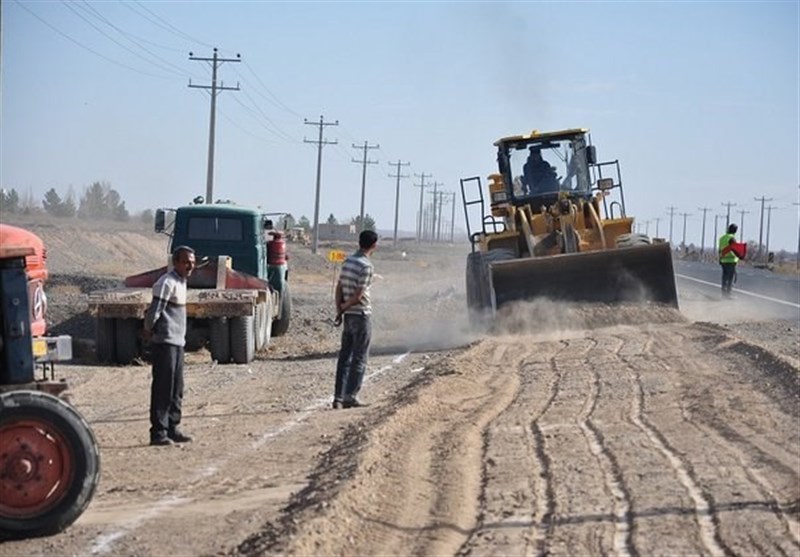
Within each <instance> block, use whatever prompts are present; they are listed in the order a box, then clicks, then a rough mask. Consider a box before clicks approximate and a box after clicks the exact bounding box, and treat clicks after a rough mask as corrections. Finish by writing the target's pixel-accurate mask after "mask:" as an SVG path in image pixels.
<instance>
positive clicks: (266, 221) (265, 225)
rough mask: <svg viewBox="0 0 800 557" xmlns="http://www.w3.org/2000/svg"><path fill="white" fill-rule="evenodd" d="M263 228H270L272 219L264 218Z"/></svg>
mask: <svg viewBox="0 0 800 557" xmlns="http://www.w3.org/2000/svg"><path fill="white" fill-rule="evenodd" d="M264 230H272V219H264Z"/></svg>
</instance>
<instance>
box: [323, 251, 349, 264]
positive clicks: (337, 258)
mask: <svg viewBox="0 0 800 557" xmlns="http://www.w3.org/2000/svg"><path fill="white" fill-rule="evenodd" d="M345 259H347V254H346V253H345V252H343V251H342V250H340V249H332V250H330V251H329V252H328V261H330V262H331V263H344V260H345Z"/></svg>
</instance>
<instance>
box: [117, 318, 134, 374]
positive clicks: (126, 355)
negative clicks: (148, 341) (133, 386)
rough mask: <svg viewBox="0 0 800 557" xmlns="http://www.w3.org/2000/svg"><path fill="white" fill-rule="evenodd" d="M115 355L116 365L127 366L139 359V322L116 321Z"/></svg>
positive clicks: (132, 320)
mask: <svg viewBox="0 0 800 557" xmlns="http://www.w3.org/2000/svg"><path fill="white" fill-rule="evenodd" d="M114 329H115V331H114V337H115V339H116V345H117V350H116V352H117V354H116V358H115V359H114V360H115V362H116V363H118V364H122V365H128V364H130V363H131V362H132V361H133V360H135V359H136V358H138V357H139V354H140V351H139V336H138V335H139V320H138V319H117V320H116V323H115V325H114Z"/></svg>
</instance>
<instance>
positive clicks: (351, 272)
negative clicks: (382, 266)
mask: <svg viewBox="0 0 800 557" xmlns="http://www.w3.org/2000/svg"><path fill="white" fill-rule="evenodd" d="M339 283H340V284H341V285H342V295H343V296H344V299H345V300H349V299H350V298H352V297H353V294H355V292H356V290H358V289H359V288H363V289H364V294H363V295H362V296H361V301H360V302H359V303H357V304H354V305H353V306H351V307H349V308H347V310H346V311H345V312H344V313H345V315H347V314H349V315H370V314H371V313H372V305H371V304H370V301H369V287H370V285H371V284H372V262H371V261H370V260H369V257H367V256H366V254H364V252H362V251H361V250H358V251H357V252H355V253H354V254H353V255H351V256H350V257H348V258H347V259H345V261H344V264H343V265H342V272H341V274H340V275H339Z"/></svg>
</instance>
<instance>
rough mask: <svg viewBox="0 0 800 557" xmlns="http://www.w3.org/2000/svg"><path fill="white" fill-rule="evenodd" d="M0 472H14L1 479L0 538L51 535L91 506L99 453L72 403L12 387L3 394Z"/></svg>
mask: <svg viewBox="0 0 800 557" xmlns="http://www.w3.org/2000/svg"><path fill="white" fill-rule="evenodd" d="M0 470H5V471H11V473H4V474H3V475H2V477H0V494H2V497H0V539H3V538H8V539H11V538H28V537H35V536H47V535H51V534H55V533H58V532H60V531H62V530H64V529H65V528H66V527H67V526H69V525H70V524H72V523H73V522H75V520H77V518H78V517H79V516H80V515H81V514H82V513H83V511H84V510H85V509H86V507H87V506H88V505H89V502H90V501H91V499H92V495H94V491H95V489H96V487H97V483H98V481H99V478H100V454H99V451H98V448H97V441H96V440H95V438H94V435H93V434H92V430H91V429H90V428H89V426H88V425H87V423H86V421H85V420H84V419H83V417H81V415H80V414H78V412H77V411H76V410H75V409H74V408H72V407H71V406H70V405H69V404H67V403H65V402H64V401H63V400H60V399H58V398H56V397H54V396H52V395H49V394H46V393H43V392H41V391H10V392H6V393H3V394H0ZM12 476H16V477H12Z"/></svg>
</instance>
